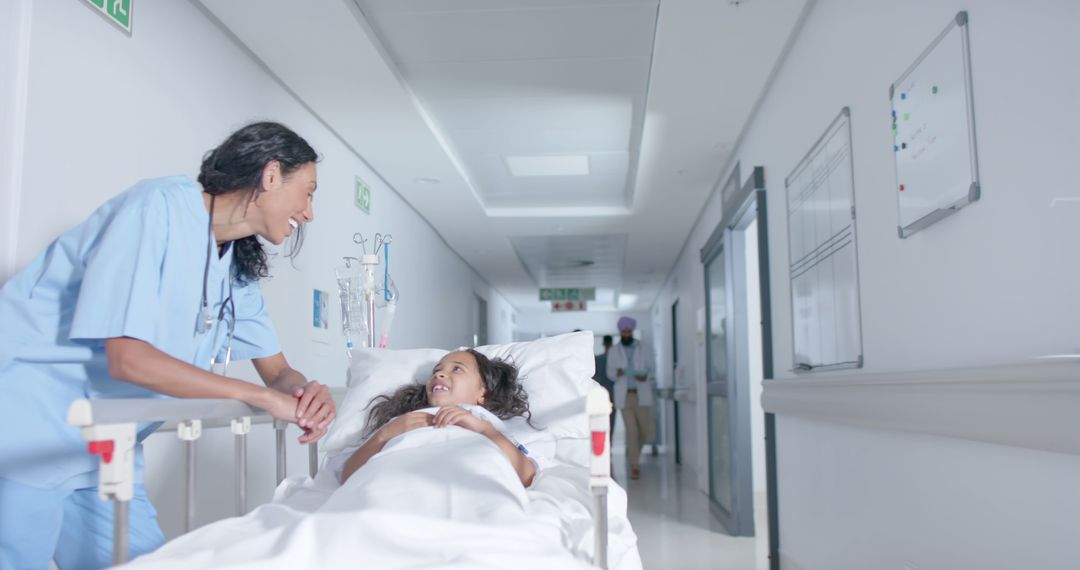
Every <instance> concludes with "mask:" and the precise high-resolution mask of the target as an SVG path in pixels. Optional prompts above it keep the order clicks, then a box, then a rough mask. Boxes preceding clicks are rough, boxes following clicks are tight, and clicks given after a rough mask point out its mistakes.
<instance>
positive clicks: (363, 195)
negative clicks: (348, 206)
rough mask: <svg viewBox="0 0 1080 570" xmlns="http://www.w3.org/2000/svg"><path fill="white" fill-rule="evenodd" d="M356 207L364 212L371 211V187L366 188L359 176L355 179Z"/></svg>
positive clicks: (368, 212)
mask: <svg viewBox="0 0 1080 570" xmlns="http://www.w3.org/2000/svg"><path fill="white" fill-rule="evenodd" d="M356 207H357V208H360V209H361V210H363V211H364V213H365V214H370V213H371V188H368V185H367V184H364V181H363V180H360V178H359V177H357V179H356Z"/></svg>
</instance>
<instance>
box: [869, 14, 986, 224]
mask: <svg viewBox="0 0 1080 570" xmlns="http://www.w3.org/2000/svg"><path fill="white" fill-rule="evenodd" d="M889 98H890V99H891V100H892V133H893V157H894V158H895V164H896V188H895V191H896V196H897V204H898V207H897V212H898V224H897V231H898V233H899V235H900V237H901V238H906V237H908V236H910V235H911V234H913V233H915V232H917V231H919V230H921V229H924V228H926V227H927V226H930V225H932V224H934V223H936V222H938V221H939V220H941V219H943V218H945V217H947V216H949V215H950V214H953V213H955V212H956V211H957V210H959V209H960V208H962V207H964V206H966V205H968V204H970V203H971V202H974V201H975V200H978V199H979V176H978V171H979V169H978V160H977V156H976V152H975V115H974V109H973V105H972V94H971V54H970V50H969V44H968V26H967V12H960V13H959V14H957V15H956V17H955V18H954V19H953V21H951V22H950V23H949V25H948V26H946V28H945V30H944V31H942V32H941V34H940V35H938V37H937V39H935V40H934V41H933V43H931V44H930V46H929V47H927V48H926V50H925V51H923V53H922V55H920V56H919V58H918V59H916V60H915V62H914V63H913V64H911V67H909V68H908V69H907V71H905V72H904V74H903V75H902V76H900V79H898V80H897V81H896V83H893V85H892V86H891V87H890V88H889Z"/></svg>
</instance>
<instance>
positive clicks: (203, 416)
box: [67, 386, 611, 568]
mask: <svg viewBox="0 0 1080 570" xmlns="http://www.w3.org/2000/svg"><path fill="white" fill-rule="evenodd" d="M345 393H346V389H345V388H331V394H332V395H333V397H334V399H335V401H338V402H340V401H341V399H342V398H344V395H345ZM586 406H587V412H588V414H589V426H590V428H589V429H590V431H591V435H592V439H591V442H590V448H591V449H590V451H591V453H590V457H591V462H590V470H589V490H590V492H591V494H592V495H593V498H594V507H595V509H594V512H593V515H594V517H595V524H596V527H595V537H596V541H595V555H594V559H593V563H594V565H596V566H598V567H600V568H607V543H608V540H607V531H608V529H607V493H608V485H609V484H610V482H611V459H610V453H611V449H610V447H611V446H610V438H611V434H610V433H608V432H609V426H610V424H609V423H608V417H609V416H610V415H611V403H610V401H609V400H608V394H607V391H606V390H604V389H603V388H600V387H599V386H596V387H594V389H593V390H592V391H591V392H590V393H589V395H588V398H587V402H586ZM193 418H197V419H193ZM67 420H68V423H69V424H71V425H73V426H75V427H78V428H80V429H81V431H82V436H83V439H85V440H86V441H87V451H88V452H89V453H90V454H91V455H98V456H99V462H98V477H99V480H98V495H99V496H100V497H101V499H102V500H105V501H113V510H114V516H113V564H114V565H116V564H123V563H124V562H127V555H128V548H129V540H128V539H129V528H128V525H129V518H128V509H129V506H130V501H131V498H132V495H133V491H134V478H135V432H136V425H137V424H138V423H139V422H164V425H163V426H162V428H160V429H162V430H166V431H168V430H171V429H173V428H175V430H176V434H177V437H179V438H180V439H181V440H182V441H184V442H185V445H184V464H185V470H184V471H185V494H184V497H185V501H186V504H187V508H186V513H185V518H184V532H188V531H190V530H192V528H193V521H194V519H195V491H196V489H195V466H196V454H195V451H196V443H197V442H198V440H199V438H200V437H201V436H202V430H203V428H204V427H205V428H207V429H211V428H219V427H225V426H229V429H230V430H231V431H232V433H233V434H235V436H236V437H235V442H236V513H237V516H239V515H243V514H244V513H246V512H247V435H248V433H250V432H251V426H252V425H256V424H267V423H273V426H274V430H275V435H276V437H275V447H276V453H277V483H278V484H280V483H281V481H283V480H284V479H285V477H286V466H285V429H286V428H287V427H288V423H287V422H284V421H281V420H275V419H273V418H272V417H271V416H270V415H269V414H268V413H267V412H266V411H264V410H260V409H258V408H253V407H251V406H249V405H247V404H245V403H243V402H240V401H238V400H206V399H168V400H166V399H160V400H159V399H115V400H76V401H75V402H73V403H72V404H71V407H70V408H69V409H68V417H67ZM318 468H319V451H318V445H317V443H311V444H309V446H308V473H309V475H310V476H311V477H314V476H315V475H316V473H318Z"/></svg>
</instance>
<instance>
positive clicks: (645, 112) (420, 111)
mask: <svg viewBox="0 0 1080 570" xmlns="http://www.w3.org/2000/svg"><path fill="white" fill-rule="evenodd" d="M200 1H201V2H202V3H203V4H204V5H205V6H206V7H207V9H208V10H209V11H210V12H211V13H212V14H213V15H214V16H215V17H217V18H218V19H219V20H220V21H221V22H222V24H223V26H225V27H226V28H228V29H229V30H230V31H231V32H232V33H233V34H235V35H236V36H237V38H239V39H240V41H242V42H243V43H244V44H246V45H247V47H248V48H249V49H250V50H251V51H252V52H253V53H254V54H255V55H256V57H258V58H259V59H261V60H262V61H263V62H264V63H265V65H266V66H267V67H268V68H269V69H270V70H271V71H272V72H273V73H274V74H276V75H277V76H278V77H279V78H280V79H281V80H282V81H283V82H284V83H285V84H286V85H287V86H288V87H289V88H290V89H291V90H292V91H293V92H294V93H295V94H296V95H297V96H298V97H300V98H301V99H302V100H303V101H304V102H305V103H306V104H307V105H308V106H309V107H310V108H311V109H312V111H313V112H314V113H316V114H317V115H318V116H319V117H320V118H321V119H322V120H323V121H324V122H325V123H326V124H327V125H328V126H329V127H330V128H332V129H333V130H334V131H335V132H336V133H337V134H338V135H339V136H340V137H341V138H342V139H343V140H344V141H345V142H346V144H348V145H350V146H351V147H352V148H353V149H354V150H355V151H356V152H357V153H358V154H360V155H361V156H362V157H364V159H365V160H366V161H367V162H368V164H369V165H370V166H371V167H372V168H373V169H375V170H376V171H377V172H378V173H379V174H380V175H381V177H382V178H383V179H384V181H385V182H387V183H388V184H389V185H391V186H392V187H393V188H394V189H395V190H396V191H397V192H398V193H399V194H400V195H401V196H402V197H403V198H404V199H405V200H406V201H408V202H409V203H410V204H411V205H412V206H413V207H414V208H415V209H416V210H417V211H418V212H419V213H420V214H421V215H422V216H424V217H425V218H426V219H427V220H428V221H429V222H430V223H431V224H432V225H433V226H434V228H435V229H436V230H437V231H438V232H439V233H440V234H441V235H442V236H443V238H444V239H445V240H446V241H447V243H448V244H449V245H450V246H451V247H452V248H454V250H455V251H457V252H458V253H459V254H460V255H461V256H462V257H463V258H464V259H465V260H466V261H467V262H468V263H469V264H470V265H472V266H473V267H474V268H475V269H476V270H477V271H478V272H479V273H480V274H481V275H482V276H483V277H484V278H485V279H487V280H488V281H489V282H490V283H491V284H492V285H493V286H495V287H496V288H498V289H499V290H500V291H501V292H502V293H503V294H504V295H506V297H507V298H508V299H509V300H510V302H511V303H513V304H514V305H515V307H517V308H518V309H519V310H536V309H542V308H543V307H544V306H545V305H546V304H544V303H541V302H540V301H538V299H537V288H538V287H539V286H575V285H577V286H583V287H597V288H598V291H597V293H598V295H597V302H596V303H594V304H593V305H594V306H596V307H597V308H600V306H603V305H606V306H607V307H608V308H611V307H612V305H613V304H614V303H615V300H616V299H618V298H619V295H623V297H622V298H623V299H624V300H625V299H629V298H634V297H636V299H637V301H636V302H635V303H633V304H630V303H625V302H624V303H623V304H622V305H619V307H618V308H620V309H627V310H630V309H644V308H648V307H649V306H650V305H651V303H652V300H653V299H654V298H655V296H656V294H657V292H658V291H659V288H660V286H662V284H663V280H664V279H665V277H666V275H667V273H668V271H669V270H670V268H671V267H672V265H673V264H674V262H675V259H676V258H677V256H678V254H679V252H680V250H681V248H682V246H683V244H684V242H685V241H686V238H687V235H688V233H689V231H690V229H691V227H692V225H693V222H694V220H695V219H696V217H697V215H698V212H699V211H700V209H701V207H702V205H703V204H704V201H705V199H706V198H707V197H708V195H709V193H710V191H711V190H712V188H713V187H714V185H715V184H716V181H717V179H718V178H719V176H720V174H721V172H720V170H721V168H722V167H723V166H724V165H725V164H726V162H727V160H728V159H729V154H728V153H729V151H730V149H731V148H732V147H733V146H734V144H735V142H736V140H737V138H738V136H739V133H740V131H741V129H742V127H743V125H744V124H745V123H746V121H747V120H748V118H749V116H750V113H751V111H752V109H753V106H754V103H755V101H756V99H757V97H758V96H759V95H760V94H761V93H762V91H763V88H764V87H765V84H766V81H767V79H768V77H769V76H770V74H771V72H772V70H773V68H774V66H775V65H776V63H777V60H778V58H779V56H780V54H781V53H782V50H783V47H784V45H785V43H786V42H787V40H788V38H789V37H790V36H791V34H792V33H793V30H794V27H795V25H796V22H797V21H798V20H799V14H800V12H801V11H802V10H803V8H804V4H805V3H806V1H807V0H750V1H748V0H742V1H740V2H734V1H732V0H663V1H662V2H659V1H657V0H653V1H645V0H309V1H307V2H305V3H304V9H303V10H302V11H298V10H296V4H295V3H294V2H289V1H287V0H200ZM267 29H277V30H281V29H288V30H290V33H289V34H288V38H289V39H288V41H283V39H282V36H281V35H280V34H266V33H264V30H267ZM510 155H584V156H587V157H588V160H589V165H590V173H589V174H588V175H585V176H537V177H524V178H522V177H513V176H511V175H510V173H509V171H508V169H507V164H506V160H505V158H506V157H507V156H510ZM423 179H436V180H438V181H439V183H438V184H431V183H430V180H423ZM609 291H610V293H608V292H609ZM601 293H603V294H604V295H605V296H606V299H602V298H601Z"/></svg>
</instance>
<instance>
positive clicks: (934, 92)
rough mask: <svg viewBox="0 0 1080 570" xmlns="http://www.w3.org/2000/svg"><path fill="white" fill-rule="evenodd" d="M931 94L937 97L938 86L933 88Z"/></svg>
mask: <svg viewBox="0 0 1080 570" xmlns="http://www.w3.org/2000/svg"><path fill="white" fill-rule="evenodd" d="M930 92H931V93H933V94H934V95H937V85H935V86H933V87H931V88H930Z"/></svg>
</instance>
